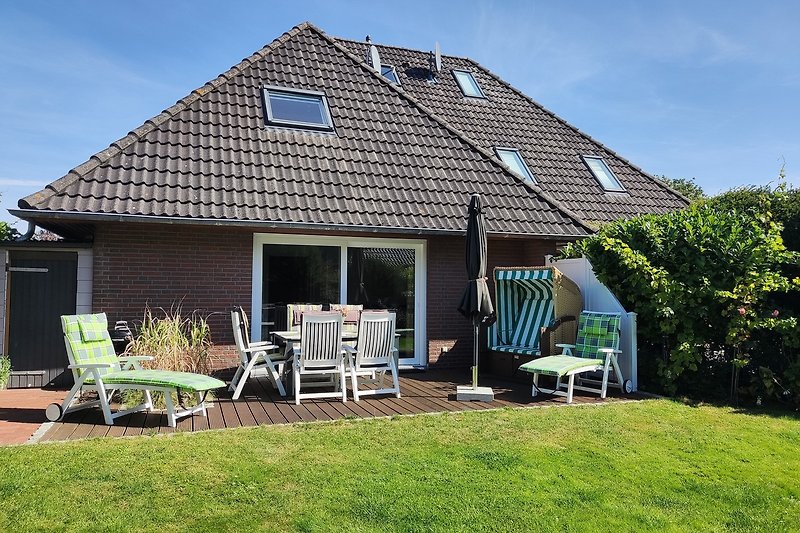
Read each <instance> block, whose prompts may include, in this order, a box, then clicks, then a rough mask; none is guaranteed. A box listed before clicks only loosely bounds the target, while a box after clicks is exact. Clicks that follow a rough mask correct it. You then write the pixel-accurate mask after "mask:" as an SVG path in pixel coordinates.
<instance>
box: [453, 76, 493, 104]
mask: <svg viewBox="0 0 800 533" xmlns="http://www.w3.org/2000/svg"><path fill="white" fill-rule="evenodd" d="M453 76H455V78H456V81H457V82H458V86H459V87H460V88H461V92H462V93H464V96H471V97H473V98H486V96H485V95H484V94H483V91H482V90H481V86H480V85H478V81H477V80H476V79H475V76H473V75H472V73H471V72H467V71H466V70H454V71H453Z"/></svg>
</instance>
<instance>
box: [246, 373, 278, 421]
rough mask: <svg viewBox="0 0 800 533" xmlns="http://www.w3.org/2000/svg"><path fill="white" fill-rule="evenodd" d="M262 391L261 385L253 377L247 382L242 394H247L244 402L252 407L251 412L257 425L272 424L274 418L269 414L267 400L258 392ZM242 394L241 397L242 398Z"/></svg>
mask: <svg viewBox="0 0 800 533" xmlns="http://www.w3.org/2000/svg"><path fill="white" fill-rule="evenodd" d="M260 391H261V387H260V386H258V384H257V383H253V379H250V380H248V382H247V383H245V386H244V390H243V391H242V396H246V398H245V401H244V402H243V403H244V404H246V405H247V407H248V408H249V409H250V414H251V415H252V416H253V420H254V421H255V425H257V426H262V425H265V424H267V425H268V424H272V419H271V418H270V416H269V412H268V411H267V407H266V405H265V402H263V401H262V400H261V397H260V396H259V394H257V392H260ZM242 396H240V397H239V399H240V400H241V399H242ZM267 403H268V402H267Z"/></svg>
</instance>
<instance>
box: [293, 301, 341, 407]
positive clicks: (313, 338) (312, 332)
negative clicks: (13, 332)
mask: <svg viewBox="0 0 800 533" xmlns="http://www.w3.org/2000/svg"><path fill="white" fill-rule="evenodd" d="M342 323H343V317H342V314H341V313H340V312H338V311H317V312H312V311H307V312H305V313H303V322H302V324H301V325H300V346H296V345H295V346H294V347H293V350H292V351H293V354H292V356H293V362H292V370H293V372H292V378H293V385H294V403H295V404H296V405H300V400H301V399H303V398H339V397H341V398H342V402H347V387H345V386H344V383H345V381H346V380H345V363H344V351H343V349H342ZM303 376H330V378H331V379H330V381H325V382H319V381H314V382H310V383H306V386H307V387H320V386H331V385H332V386H333V387H334V391H333V392H307V393H301V392H300V389H301V379H302V377H303Z"/></svg>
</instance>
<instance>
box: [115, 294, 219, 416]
mask: <svg viewBox="0 0 800 533" xmlns="http://www.w3.org/2000/svg"><path fill="white" fill-rule="evenodd" d="M135 329H136V334H135V336H134V339H133V341H132V342H131V343H130V344H129V345H128V347H127V349H126V350H125V353H126V354H127V355H149V356H152V357H153V358H154V359H153V361H149V362H146V363H144V365H143V366H144V367H146V368H158V369H161V370H175V371H178V372H195V373H198V374H208V373H209V372H210V371H211V363H210V357H209V353H210V350H211V346H212V342H211V330H210V329H209V327H208V321H207V320H206V318H205V317H202V316H200V315H199V314H198V313H197V312H196V311H194V312H192V314H191V315H190V316H188V317H187V316H184V315H183V314H182V310H181V307H180V305H174V306H172V307H171V308H170V310H169V311H167V310H165V309H163V308H159V313H158V314H155V313H154V312H153V310H152V309H151V308H150V307H147V308H145V312H144V318H143V319H142V322H141V324H140V325H139V326H138V327H137V328H135ZM141 397H142V395H141V394H140V393H138V392H137V391H128V393H127V394H126V395H125V403H133V402H137V403H138V402H139V401H140V400H141ZM156 398H158V400H157V403H158V404H159V405H162V404H161V402H162V401H163V398H161V397H160V395H158V394H157V395H156ZM154 401H156V399H155V398H154Z"/></svg>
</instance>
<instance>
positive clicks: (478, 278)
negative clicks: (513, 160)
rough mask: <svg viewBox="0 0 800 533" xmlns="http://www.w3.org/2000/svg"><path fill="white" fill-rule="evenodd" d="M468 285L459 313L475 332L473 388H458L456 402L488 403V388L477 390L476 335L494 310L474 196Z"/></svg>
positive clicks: (469, 227)
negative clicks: (466, 319)
mask: <svg viewBox="0 0 800 533" xmlns="http://www.w3.org/2000/svg"><path fill="white" fill-rule="evenodd" d="M466 260H467V261H466V262H467V278H468V280H469V281H467V286H466V287H465V288H464V294H463V295H462V296H461V303H460V304H459V306H458V311H459V312H460V313H461V314H462V315H464V316H465V317H466V318H468V319H470V320H471V321H472V325H473V327H474V328H475V330H474V335H475V336H474V345H473V366H472V386H470V387H458V388H457V397H458V400H483V401H491V400H493V399H494V393H493V392H492V389H491V388H489V387H478V335H479V333H480V326H481V324H486V325H490V324H492V323H494V320H495V315H494V307H493V306H492V300H491V298H490V297H489V286H488V285H487V284H486V227H485V226H484V223H483V208H482V206H481V199H480V197H479V196H477V195H473V196H472V199H471V200H470V202H469V211H468V220H467V236H466Z"/></svg>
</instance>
